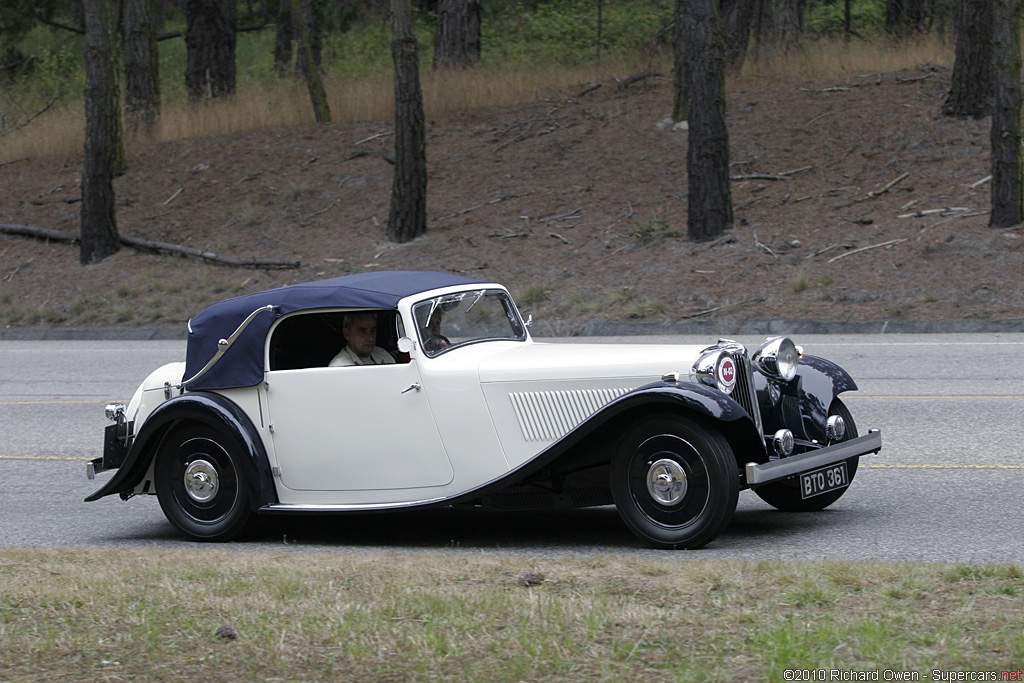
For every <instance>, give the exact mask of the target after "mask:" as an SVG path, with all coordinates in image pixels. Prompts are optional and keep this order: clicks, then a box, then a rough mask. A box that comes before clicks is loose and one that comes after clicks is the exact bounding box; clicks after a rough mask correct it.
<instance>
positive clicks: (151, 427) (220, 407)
mask: <svg viewBox="0 0 1024 683" xmlns="http://www.w3.org/2000/svg"><path fill="white" fill-rule="evenodd" d="M181 422H199V423H202V424H207V425H210V426H212V427H217V428H220V429H224V430H226V431H228V432H230V433H231V434H232V435H233V436H234V437H235V438H236V439H237V440H238V443H239V444H241V445H242V448H243V451H244V452H243V453H241V454H240V455H241V456H242V458H243V461H244V463H245V466H244V467H243V469H244V472H243V476H244V479H245V483H246V485H247V487H248V489H249V494H250V500H251V502H252V506H253V509H254V510H256V509H258V508H260V507H261V506H263V505H272V504H274V503H276V502H277V491H276V489H275V487H274V478H273V473H272V471H271V469H270V459H269V458H268V457H267V452H266V449H265V448H264V447H263V442H262V441H261V440H260V439H259V437H258V433H257V431H256V428H255V426H253V424H252V421H251V420H250V419H249V416H248V415H246V414H245V412H244V411H243V410H242V409H241V408H240V407H239V406H238V405H237V404H235V403H234V402H233V401H230V400H229V399H227V398H225V397H223V396H221V395H219V394H214V393H209V392H194V393H187V394H182V395H181V396H176V397H175V398H172V399H170V400H168V401H165V402H163V403H161V404H160V405H159V406H158V407H157V408H156V409H155V410H154V411H153V412H152V414H150V416H149V419H147V420H146V421H145V423H143V425H142V428H141V429H140V430H139V432H138V434H136V435H135V438H134V440H133V441H132V445H131V448H130V450H129V451H128V454H127V456H126V457H125V460H124V463H123V464H122V465H121V467H120V468H119V469H118V470H117V471H116V472H115V473H114V476H113V477H111V479H110V481H108V482H107V483H106V485H104V486H103V487H102V488H100V489H99V490H98V491H96V492H95V493H93V494H92V495H90V496H89V497H88V498H86V499H85V500H86V502H91V501H94V500H99V499H100V498H103V497H105V496H109V495H112V494H115V493H118V494H122V495H127V494H128V493H129V492H131V491H132V490H133V489H134V488H135V487H136V486H138V485H139V484H140V483H141V482H142V480H143V478H144V477H145V476H146V472H147V471H148V470H149V468H150V465H151V464H152V462H153V458H154V457H155V456H156V453H157V451H159V449H160V444H161V443H163V440H164V437H166V435H167V434H168V432H170V431H171V429H173V428H174V426H175V425H177V424H179V423H181Z"/></svg>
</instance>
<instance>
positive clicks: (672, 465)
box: [647, 458, 686, 505]
mask: <svg viewBox="0 0 1024 683" xmlns="http://www.w3.org/2000/svg"><path fill="white" fill-rule="evenodd" d="M647 492H648V493H650V494H651V498H653V499H654V500H655V501H656V502H658V503H660V504H662V505H675V504H676V503H678V502H679V501H681V500H682V499H683V498H685V497H686V472H684V471H683V468H682V467H680V466H679V463H678V462H676V461H675V460H670V459H668V458H663V459H661V460H659V461H657V462H656V463H654V464H653V465H651V467H650V469H648V470H647Z"/></svg>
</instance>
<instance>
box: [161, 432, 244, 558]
mask: <svg viewBox="0 0 1024 683" xmlns="http://www.w3.org/2000/svg"><path fill="white" fill-rule="evenodd" d="M242 453H243V451H242V449H241V447H240V446H239V444H238V440H237V439H236V438H235V437H234V436H233V435H231V434H230V433H227V432H225V431H224V430H220V429H217V428H215V427H213V426H210V425H205V424H199V423H190V424H185V425H182V426H180V427H176V428H174V429H173V431H172V432H171V433H170V434H168V436H167V438H165V439H164V442H163V444H162V445H161V447H160V450H159V452H158V453H157V455H156V468H155V474H154V477H155V480H156V481H155V483H156V494H157V498H158V499H159V500H160V507H161V509H163V511H164V515H165V516H166V517H167V519H168V521H170V522H171V524H173V525H174V526H176V527H177V528H178V529H180V530H181V531H183V532H184V533H186V534H188V535H189V536H191V537H192V538H193V539H195V540H198V541H227V540H230V539H232V538H234V537H235V536H237V535H238V533H239V532H241V531H242V529H243V528H244V527H245V525H246V523H247V522H248V520H249V516H250V514H251V512H250V509H249V494H248V491H247V490H246V488H245V482H244V479H243V477H244V475H243V472H242V469H241V468H242V457H241V454H242Z"/></svg>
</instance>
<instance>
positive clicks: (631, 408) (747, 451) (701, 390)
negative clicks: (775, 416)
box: [523, 382, 767, 471]
mask: <svg viewBox="0 0 1024 683" xmlns="http://www.w3.org/2000/svg"><path fill="white" fill-rule="evenodd" d="M659 412H660V413H674V414H679V415H686V416H688V417H692V418H694V419H696V420H698V421H701V422H703V423H705V424H707V425H709V426H712V427H715V428H717V429H718V430H719V431H720V432H721V433H722V435H723V436H724V437H725V438H726V440H728V441H729V445H730V446H731V447H732V449H733V452H734V453H735V455H736V458H737V462H738V463H746V462H749V461H758V462H761V461H763V460H765V459H766V457H767V456H766V451H765V445H764V439H763V438H762V436H761V435H760V434H759V433H758V431H757V427H756V426H755V424H754V421H753V419H752V418H751V416H750V415H749V414H748V413H747V411H746V410H744V409H743V407H742V406H741V405H740V404H739V403H737V402H736V401H735V400H733V399H732V398H730V397H729V396H728V395H726V394H723V393H722V392H720V391H718V390H716V389H713V388H711V387H707V386H704V385H702V384H696V383H693V382H674V383H669V382H654V383H652V384H648V385H645V386H642V387H639V388H637V389H634V390H633V391H630V392H629V393H627V394H624V395H622V396H620V397H619V398H617V399H615V400H613V401H611V402H609V403H608V404H607V405H605V406H604V407H602V408H601V409H600V410H598V411H597V412H596V413H594V414H593V415H591V416H590V417H588V418H587V419H586V420H584V421H583V422H582V423H581V424H579V425H578V426H577V427H576V428H575V429H573V430H572V431H570V432H569V433H568V434H566V435H565V436H563V437H562V438H561V439H559V440H558V441H556V442H555V443H553V444H551V445H550V446H549V447H548V448H547V449H546V450H545V451H544V452H543V453H541V454H540V455H538V456H537V457H536V458H534V459H533V460H531V461H530V462H528V463H526V465H525V466H524V468H523V469H524V471H525V470H531V469H532V470H537V469H540V468H542V467H546V466H549V465H552V464H555V463H557V464H558V467H559V469H569V470H571V469H578V468H584V467H591V466H595V465H601V464H607V463H609V462H610V461H611V459H612V456H613V454H614V447H615V445H616V444H617V443H618V437H619V435H620V434H621V433H622V432H623V431H625V429H627V428H628V425H629V424H631V423H632V422H633V421H635V420H638V419H641V418H643V417H645V416H647V415H651V414H653V413H659Z"/></svg>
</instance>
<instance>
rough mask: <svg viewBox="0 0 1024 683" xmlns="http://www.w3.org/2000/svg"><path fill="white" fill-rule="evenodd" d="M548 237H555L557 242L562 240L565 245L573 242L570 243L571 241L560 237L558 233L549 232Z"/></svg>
mask: <svg viewBox="0 0 1024 683" xmlns="http://www.w3.org/2000/svg"><path fill="white" fill-rule="evenodd" d="M548 237H554V238H555V239H557V240H561V241H562V243H563V244H572V242H570V241H569V240H567V239H565V238H564V237H562V236H561V235H559V234H558V233H557V232H549V233H548Z"/></svg>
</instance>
